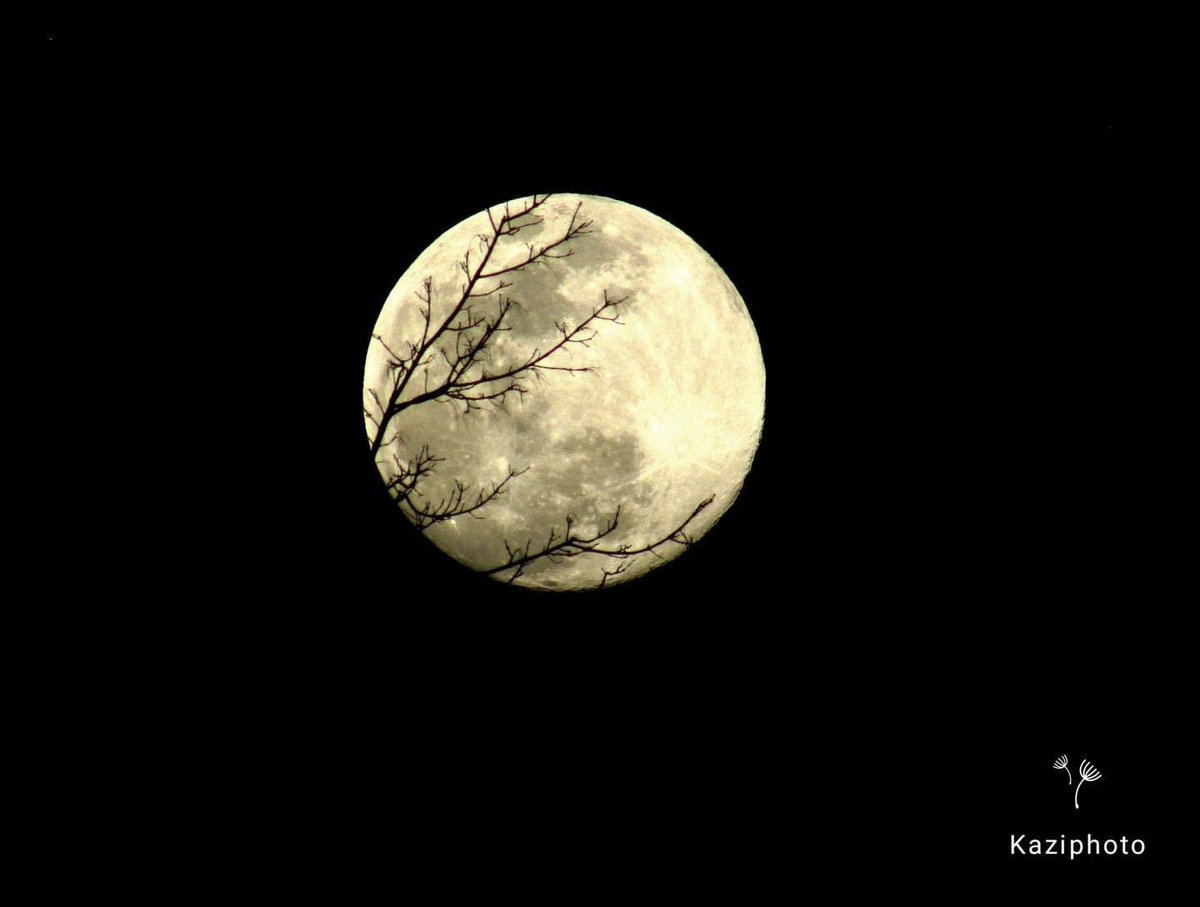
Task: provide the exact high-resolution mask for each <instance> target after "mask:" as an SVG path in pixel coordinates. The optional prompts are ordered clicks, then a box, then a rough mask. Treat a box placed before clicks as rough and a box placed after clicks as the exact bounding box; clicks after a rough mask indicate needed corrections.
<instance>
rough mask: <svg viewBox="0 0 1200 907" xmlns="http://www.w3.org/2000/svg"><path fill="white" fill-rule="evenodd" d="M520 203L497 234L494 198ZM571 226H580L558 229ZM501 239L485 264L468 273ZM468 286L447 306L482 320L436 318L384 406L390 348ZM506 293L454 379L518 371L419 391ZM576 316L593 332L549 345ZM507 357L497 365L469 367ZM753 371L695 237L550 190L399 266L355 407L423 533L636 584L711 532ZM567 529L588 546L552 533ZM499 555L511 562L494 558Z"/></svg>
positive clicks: (722, 280) (442, 372)
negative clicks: (534, 362)
mask: <svg viewBox="0 0 1200 907" xmlns="http://www.w3.org/2000/svg"><path fill="white" fill-rule="evenodd" d="M543 199H544V201H543ZM530 205H534V206H535V207H534V210H533V211H531V212H530V213H529V214H526V215H524V216H521V217H511V219H510V220H508V221H507V227H506V228H505V229H511V230H513V231H514V232H513V233H512V235H507V234H506V235H502V236H499V237H498V238H495V226H496V224H497V223H500V224H502V225H503V224H505V221H504V220H502V218H504V216H505V213H506V211H507V212H508V213H509V214H510V215H512V214H515V213H516V212H520V211H522V210H524V209H525V208H527V207H529V206H530ZM573 218H574V220H573ZM579 224H587V226H586V228H585V229H583V230H581V231H580V232H579V233H578V235H575V236H574V237H573V238H571V239H569V240H568V241H566V242H563V243H562V244H560V245H557V246H554V245H552V244H553V243H555V242H556V241H558V240H560V239H562V238H563V237H564V236H566V235H568V234H569V233H570V231H571V229H572V228H573V226H574V227H577V226H578V225H579ZM493 238H494V249H493V251H492V253H491V255H490V259H488V261H487V267H486V268H484V269H481V270H479V272H478V273H479V274H480V275H481V277H480V279H478V280H477V281H476V283H475V284H474V285H473V286H471V285H470V278H471V277H472V275H473V274H475V273H476V270H477V268H478V265H479V262H480V261H481V260H483V258H484V256H485V254H486V252H487V247H488V240H489V239H493ZM541 250H545V251H544V252H543V254H541V255H539V254H538V253H539V251H541ZM468 252H469V253H470V257H469V258H467V259H466V262H467V266H466V267H465V268H464V267H462V263H463V261H464V257H465V256H466V255H467V253H468ZM530 258H533V259H534V260H533V261H532V262H531V263H529V264H526V265H524V266H521V264H522V262H526V261H527V260H528V259H530ZM510 268H511V269H512V270H508V271H507V272H506V273H503V274H500V275H499V276H495V277H490V278H488V277H486V276H483V275H486V274H489V273H492V274H494V273H495V272H496V271H503V270H505V269H510ZM426 280H428V281H429V290H428V296H429V298H430V300H431V302H430V304H429V309H430V318H429V323H430V327H428V328H427V327H426V323H425V317H424V310H425V305H426V303H425V302H424V298H425V296H426V292H427V291H426V290H425V281H426ZM505 283H508V284H510V285H509V286H503V284H505ZM468 289H469V290H470V292H471V294H472V298H470V299H468V300H467V304H466V305H464V306H461V307H460V308H459V313H458V315H457V316H456V317H455V318H454V319H452V324H453V326H455V327H463V326H465V325H468V324H471V323H472V319H474V320H475V321H477V322H478V324H477V326H476V327H474V328H471V329H469V330H451V329H447V330H445V331H444V332H443V333H442V334H441V335H440V337H438V339H437V342H436V343H435V344H433V345H432V346H431V347H430V348H429V354H428V355H427V356H426V357H424V358H423V359H421V360H420V361H419V362H416V363H413V364H410V365H409V366H407V370H408V371H411V372H412V375H411V378H410V379H409V380H408V381H407V382H406V383H404V387H403V390H402V392H401V394H400V395H399V397H398V398H397V403H398V404H399V407H398V408H397V409H398V411H396V412H395V413H394V414H393V415H392V416H391V417H390V418H387V417H385V416H384V413H385V412H386V409H387V401H388V399H389V394H390V393H391V392H393V391H394V390H395V388H396V387H397V385H398V381H397V375H399V374H402V373H403V372H404V371H405V368H403V367H402V368H397V367H396V364H395V363H396V362H397V361H398V360H403V359H405V357H408V356H411V354H412V353H413V351H414V350H417V349H419V348H420V347H421V345H422V342H423V339H424V341H425V342H428V339H429V337H430V336H431V335H433V334H436V331H437V328H438V327H439V326H440V325H442V324H443V323H444V322H446V319H447V318H448V317H450V316H451V315H452V314H453V313H454V311H455V307H456V306H459V304H460V303H461V302H462V299H463V296H464V292H465V291H466V290H468ZM506 300H507V301H508V304H510V305H511V308H509V310H508V311H507V313H506V314H505V315H504V317H503V318H502V319H501V324H500V325H499V327H500V329H499V330H496V331H495V332H493V333H491V334H490V336H487V337H486V338H485V339H484V340H483V341H482V342H480V341H479V340H478V339H477V340H476V341H475V343H476V346H477V347H478V348H479V352H478V353H477V354H476V356H475V363H474V365H473V366H471V368H470V369H469V370H464V371H462V372H460V377H459V379H458V380H459V381H460V382H462V383H464V384H466V385H467V387H468V392H467V393H465V394H461V395H460V396H464V397H467V398H471V397H481V396H485V395H486V394H487V393H489V392H490V393H495V392H498V391H499V390H500V389H502V388H503V387H505V386H508V385H509V384H512V383H514V382H516V383H519V385H520V388H521V389H520V390H514V391H512V392H510V393H508V394H505V395H504V396H503V397H502V398H500V399H494V400H490V401H489V400H474V401H472V400H470V399H467V400H466V401H464V400H462V399H454V398H453V397H452V396H448V395H443V396H442V397H437V396H432V397H429V398H428V399H421V396H422V395H423V394H428V392H429V389H434V391H435V392H436V390H437V389H438V388H439V387H441V386H443V385H444V383H445V382H446V381H447V379H448V378H451V377H453V375H454V363H455V362H457V361H461V357H462V354H463V350H464V349H465V350H467V351H469V350H470V349H471V346H470V343H471V342H472V341H471V338H472V337H474V338H481V337H483V335H484V333H485V332H486V331H487V326H488V325H489V324H491V323H492V322H493V321H495V320H496V318H497V316H498V315H499V314H500V312H501V311H503V307H504V305H505V304H506V303H505V301H506ZM606 300H608V302H609V303H612V305H611V307H610V308H607V309H605V308H603V306H604V304H605V302H606ZM617 300H623V301H621V302H619V303H617V302H616V301H617ZM597 310H600V316H602V317H600V316H596V315H594V314H593V313H595V312H597ZM611 317H615V318H616V319H618V320H615V321H614V320H607V319H608V318H611ZM480 319H482V320H480ZM589 319H590V320H589ZM580 325H586V327H585V328H584V329H581V330H580V331H579V332H578V333H577V334H576V335H575V338H576V339H577V340H579V339H587V340H588V342H587V343H586V345H585V344H583V343H580V342H571V343H566V344H562V345H561V347H559V348H557V349H555V345H556V343H561V341H562V339H563V337H564V336H565V334H564V332H566V334H569V333H570V332H571V331H572V330H573V329H574V328H576V327H577V326H580ZM460 335H462V336H463V337H465V338H466V342H467V343H468V345H467V346H466V347H463V346H461V345H458V344H462V343H463V342H464V340H463V339H460ZM548 350H555V351H554V352H553V353H552V354H551V355H549V356H547V357H546V358H545V359H543V360H542V361H541V362H540V363H539V367H537V368H530V369H526V370H524V371H519V369H520V366H521V365H522V364H523V363H527V362H529V361H530V360H531V359H534V358H536V357H538V356H541V355H543V354H544V353H545V352H546V351H548ZM460 368H461V366H460ZM568 368H570V369H576V370H578V371H565V370H563V369H568ZM514 370H517V374H516V375H515V376H512V377H509V378H506V379H503V380H497V381H490V382H489V381H486V380H484V381H482V382H481V383H477V384H472V383H470V382H473V381H479V380H480V379H486V378H487V376H489V375H502V374H506V373H509V372H512V371H514ZM765 388H766V372H765V369H764V367H763V360H762V351H761V349H760V347H759V342H758V336H757V334H756V333H755V329H754V324H753V322H752V321H751V318H750V314H749V312H748V311H747V310H746V306H745V303H744V302H743V301H742V298H741V296H740V295H739V294H738V291H737V289H736V288H735V287H734V285H733V283H732V282H731V281H730V280H729V278H728V277H726V275H725V273H724V272H723V271H722V270H721V268H720V267H719V266H718V265H717V263H716V262H715V261H713V259H712V258H711V257H709V255H708V254H707V253H705V251H704V250H703V249H701V248H700V246H699V245H697V244H696V243H695V242H694V241H693V240H692V239H691V238H690V237H688V236H687V235H686V234H685V233H683V232H682V231H680V230H679V229H677V228H676V227H674V226H672V225H671V224H670V223H668V222H667V221H665V220H663V219H662V218H660V217H658V216H656V215H654V214H652V213H650V212H649V211H646V210H644V209H642V208H639V207H636V206H634V205H630V204H626V203H624V202H620V201H616V200H613V199H609V198H602V197H598V196H590V195H551V196H549V197H545V196H535V197H533V198H531V199H530V198H527V199H517V200H514V201H512V202H509V203H508V206H507V208H506V206H505V205H504V204H501V205H497V206H493V207H492V208H490V209H487V210H485V211H481V212H480V213H479V214H477V215H475V216H474V217H469V218H467V219H466V220H464V221H463V222H462V223H460V224H458V225H457V226H455V227H452V228H451V229H449V230H447V231H446V232H445V233H444V234H443V235H442V236H441V237H440V238H438V239H437V240H436V241H435V242H434V243H433V244H432V245H431V246H429V248H428V249H426V250H425V251H424V252H423V253H422V254H421V255H420V257H419V258H417V260H416V261H415V262H413V264H412V266H411V267H409V268H408V270H407V271H405V273H404V275H403V276H402V277H401V278H400V280H399V282H398V283H397V284H396V286H395V288H394V289H393V290H392V292H391V293H390V294H389V296H388V298H387V300H386V302H385V303H384V306H383V309H382V311H381V312H380V315H379V319H378V321H377V322H376V325H375V331H374V336H373V338H372V340H371V343H370V346H369V349H368V353H367V359H366V369H365V374H364V386H363V393H364V396H363V408H364V417H365V424H366V430H367V438H368V441H369V442H375V441H378V449H377V450H376V451H375V462H376V465H377V467H378V469H379V472H380V475H381V476H382V477H383V479H384V481H385V483H391V485H392V487H391V488H389V494H391V495H392V496H393V497H395V498H397V499H398V506H399V507H400V510H401V512H403V513H404V514H405V515H406V516H407V517H408V518H409V520H410V521H411V522H413V523H414V524H415V525H417V526H418V528H420V529H422V531H423V532H424V534H425V535H426V536H428V538H429V540H430V541H432V542H433V543H434V544H435V545H436V546H437V547H438V548H439V549H441V550H442V551H443V552H445V553H446V554H447V555H449V556H450V557H452V558H454V559H455V560H457V561H459V562H460V563H462V564H465V565H466V566H467V567H470V568H472V569H474V570H477V571H481V572H485V573H488V575H490V576H492V577H493V578H494V579H496V580H498V581H501V582H513V583H515V584H517V585H521V586H526V587H529V588H533V589H540V590H548V591H568V590H577V589H591V588H596V587H599V586H611V585H616V584H618V583H623V582H628V581H630V580H632V579H635V578H636V577H639V576H642V575H644V574H645V573H647V572H648V571H650V570H652V569H654V568H655V567H657V566H660V565H662V564H664V563H666V562H668V561H670V560H671V559H673V558H675V557H677V556H678V555H680V554H682V553H683V552H684V551H686V550H687V549H688V547H689V546H690V545H691V544H695V543H699V544H700V546H701V548H703V543H702V542H700V539H701V538H702V536H703V535H704V534H705V533H706V532H707V531H708V530H709V529H710V528H711V527H712V526H713V524H715V523H716V521H717V520H718V519H719V518H720V516H721V515H722V514H723V513H724V512H725V511H726V510H727V509H728V508H729V506H730V505H731V504H732V503H733V501H734V500H735V498H736V497H737V495H738V493H739V491H740V490H741V487H742V484H743V482H744V480H745V477H746V474H747V473H748V471H749V470H750V466H751V463H752V462H753V459H754V454H755V450H756V449H757V446H758V442H759V438H760V435H761V431H762V422H763V410H764V404H765ZM406 403H407V404H408V405H405V404H406ZM381 420H382V421H383V422H384V423H385V429H384V432H383V434H382V437H381V438H378V439H377V438H376V434H377V432H378V426H379V424H380V422H381ZM433 458H436V459H433ZM497 488H498V489H499V490H498V492H495V489H497ZM405 492H407V497H405ZM481 498H482V499H483V503H482V505H481V506H479V507H478V509H476V510H474V511H472V512H470V513H465V514H461V515H456V516H453V517H449V518H437V519H432V520H431V519H429V518H425V519H422V518H420V517H419V516H417V515H416V511H415V510H414V509H413V507H414V506H415V508H417V510H419V511H423V512H424V513H426V514H439V513H440V511H439V507H440V508H441V511H446V510H447V509H448V510H449V511H454V510H456V509H457V510H461V509H463V507H469V506H470V505H473V504H474V503H475V502H476V501H477V500H480V499H481ZM710 499H711V502H710V503H708V504H707V505H706V506H701V505H702V504H703V503H704V502H705V501H709V500H710ZM455 501H459V502H460V503H459V505H458V507H455V506H454V504H455ZM698 508H699V512H697V509H698ZM681 525H682V529H680V528H679V527H681ZM571 539H575V540H578V541H580V542H582V544H576V545H570V544H567V545H565V546H564V542H569V541H570V540H571ZM590 539H595V541H590V542H589V541H588V540H590ZM555 545H558V546H562V547H559V548H557V549H556V548H555V547H554V546H555ZM589 547H590V548H594V549H596V550H594V551H593V550H586V549H587V548H589ZM645 548H651V549H652V550H644V551H643V550H641V549H645ZM638 551H641V553H633V554H630V553H628V552H638ZM540 552H546V553H545V554H542V555H541V556H538V555H539V553H540ZM556 552H559V553H556ZM508 563H517V566H510V567H507V568H505V569H500V568H502V566H503V565H505V564H508Z"/></svg>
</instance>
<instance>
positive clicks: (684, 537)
mask: <svg viewBox="0 0 1200 907" xmlns="http://www.w3.org/2000/svg"><path fill="white" fill-rule="evenodd" d="M715 497H716V495H711V496H709V497H708V498H705V499H704V500H703V501H701V502H700V503H699V504H697V505H696V509H695V510H693V511H692V512H691V514H690V515H689V516H688V518H687V519H686V520H684V521H683V522H682V523H680V524H679V525H678V526H676V527H675V528H674V529H672V530H671V531H670V532H668V533H667V534H666V535H664V536H661V537H660V538H658V539H656V540H655V541H653V542H649V543H647V544H645V545H642V546H640V547H637V548H635V547H633V546H632V544H631V543H625V544H621V545H617V546H615V547H611V548H609V547H604V546H603V545H602V544H601V542H602V540H603V539H605V538H607V537H608V536H610V535H612V533H613V532H615V531H616V529H617V527H618V526H619V525H620V520H621V508H620V507H618V508H617V512H616V513H615V514H613V516H612V518H611V519H610V520H609V521H608V523H607V524H606V525H605V527H604V528H603V529H600V530H599V531H597V532H596V533H595V534H594V535H591V536H584V535H578V534H576V532H575V517H574V515H573V514H567V518H566V525H567V529H566V532H565V533H563V534H562V535H559V534H558V530H557V529H551V530H550V533H549V535H548V537H547V538H546V541H545V542H543V543H542V544H541V545H540V547H538V548H537V549H536V550H535V549H534V545H533V540H532V539H528V540H527V541H526V542H525V544H524V545H518V546H512V545H509V543H508V542H505V543H504V548H505V551H506V552H507V555H508V559H507V560H506V561H505V562H504V563H503V564H498V565H497V566H495V567H491V568H489V569H485V570H482V571H480V572H481V573H487V574H501V573H504V572H505V571H507V570H511V571H513V572H512V573H511V574H510V575H509V576H508V578H507V579H506V580H505V582H507V583H512V582H514V581H515V580H516V579H518V578H519V577H520V576H521V575H522V574H523V573H524V572H525V568H526V567H527V566H529V565H530V564H532V563H533V562H535V561H539V560H543V559H544V560H548V561H550V562H551V563H559V562H560V561H562V560H564V559H567V558H573V557H580V556H581V555H585V554H595V555H600V556H602V557H607V558H615V559H617V560H622V561H623V560H626V559H628V558H632V557H636V556H637V555H639V554H653V555H654V556H655V557H659V558H661V557H662V555H660V554H658V551H657V549H659V548H661V547H662V546H663V545H666V544H667V543H668V542H671V543H673V544H676V545H681V546H683V547H684V548H690V547H691V546H692V544H693V539H692V538H691V536H689V535H688V534H687V532H686V529H687V527H688V525H689V524H690V523H691V522H692V520H694V519H695V518H696V517H697V516H699V515H700V513H701V512H702V511H703V510H704V508H706V507H707V506H708V505H709V504H711V503H712V502H713V499H714V498H715ZM622 572H624V570H623V569H621V570H615V571H612V572H609V571H607V570H605V571H604V577H603V579H601V581H600V585H601V586H604V585H605V583H607V581H608V577H610V576H615V575H617V574H618V573H622Z"/></svg>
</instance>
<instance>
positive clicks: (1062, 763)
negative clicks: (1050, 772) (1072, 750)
mask: <svg viewBox="0 0 1200 907" xmlns="http://www.w3.org/2000/svg"><path fill="white" fill-rule="evenodd" d="M1054 767H1055V768H1065V769H1066V770H1067V786H1068V787H1069V786H1070V785H1071V784H1072V783H1073V782H1072V781H1071V769H1070V767H1069V766H1068V765H1067V754H1066V753H1063V754H1062V755H1061V756H1059V757H1058V758H1057V759H1055V760H1054Z"/></svg>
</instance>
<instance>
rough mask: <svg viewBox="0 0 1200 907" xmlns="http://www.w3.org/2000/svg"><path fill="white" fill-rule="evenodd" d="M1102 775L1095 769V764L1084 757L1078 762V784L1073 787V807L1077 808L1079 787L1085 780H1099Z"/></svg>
mask: <svg viewBox="0 0 1200 907" xmlns="http://www.w3.org/2000/svg"><path fill="white" fill-rule="evenodd" d="M1103 777H1104V776H1103V775H1101V774H1100V773H1099V772H1098V771H1096V766H1094V765H1092V763H1090V762H1088V761H1087V760H1086V759H1084V760H1083V761H1082V762H1081V763H1079V786H1078V787H1076V788H1075V808H1076V809H1079V788H1080V787H1083V785H1084V782H1085V781H1099V780H1100V779H1101V778H1103Z"/></svg>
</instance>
